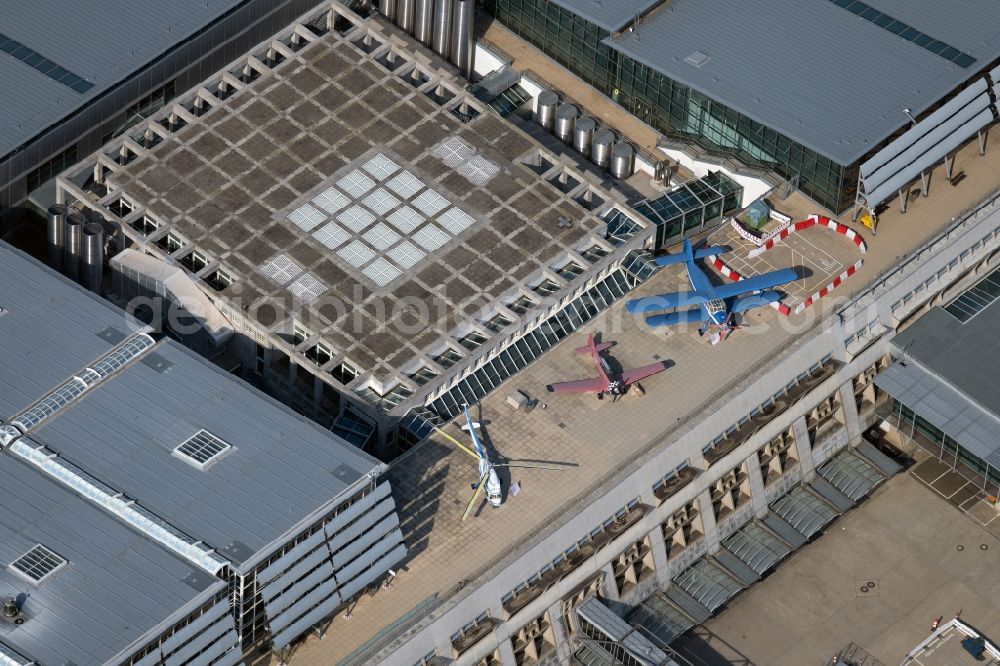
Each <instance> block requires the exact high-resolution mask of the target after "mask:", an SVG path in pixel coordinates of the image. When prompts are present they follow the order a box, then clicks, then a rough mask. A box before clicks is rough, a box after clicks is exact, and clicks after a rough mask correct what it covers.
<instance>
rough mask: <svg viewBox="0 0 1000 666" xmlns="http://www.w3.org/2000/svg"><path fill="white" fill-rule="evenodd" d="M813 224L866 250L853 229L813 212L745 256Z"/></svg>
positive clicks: (755, 254)
mask: <svg viewBox="0 0 1000 666" xmlns="http://www.w3.org/2000/svg"><path fill="white" fill-rule="evenodd" d="M815 224H818V225H820V226H824V227H826V228H827V229H829V230H830V231H834V232H836V233H838V234H841V235H842V236H847V237H848V238H849V239H851V240H852V241H854V244H855V245H857V246H858V249H859V250H861V254H864V253H865V252H867V251H868V245H866V244H865V239H864V238H862V237H861V234H859V233H858V232H856V231H855V230H854V229H850V228H848V227H846V226H844V225H843V224H840V223H839V222H837V221H836V220H831V219H830V218H828V217H826V216H825V215H816V214H813V215H810V216H809V217H807V218H806V219H804V220H802V221H801V222H796V223H795V224H793V225H790V226H788V227H786V228H784V229H782V230H781V233H779V234H778V235H776V236H775V237H774V238H770V239H768V240H767V242H765V243H764V244H763V245H761V246H760V247H756V248H754V249H752V250H750V253H749V254H748V255H747V258H748V259H753V258H754V257H756V256H759V255H760V254H762V253H763V252H766V251H767V250H770V249H771V248H772V247H774V246H775V245H776V244H777V243H780V242H781V241H783V240H784V239H785V238H787V237H788V235H789V234H793V233H798V232H800V231H802V230H803V229H808V228H809V227H811V226H813V225H815Z"/></svg>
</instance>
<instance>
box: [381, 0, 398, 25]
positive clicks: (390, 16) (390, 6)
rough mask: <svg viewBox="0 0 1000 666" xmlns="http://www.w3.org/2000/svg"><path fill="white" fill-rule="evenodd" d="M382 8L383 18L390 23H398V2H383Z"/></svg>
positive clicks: (385, 0)
mask: <svg viewBox="0 0 1000 666" xmlns="http://www.w3.org/2000/svg"><path fill="white" fill-rule="evenodd" d="M379 6H380V7H381V8H382V16H384V17H385V18H386V19H387V20H388V21H389V22H390V23H395V22H396V0H382V2H381V4H380V5H379Z"/></svg>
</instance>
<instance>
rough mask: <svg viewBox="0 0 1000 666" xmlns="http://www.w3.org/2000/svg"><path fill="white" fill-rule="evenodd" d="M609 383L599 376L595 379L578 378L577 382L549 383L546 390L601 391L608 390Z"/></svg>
mask: <svg viewBox="0 0 1000 666" xmlns="http://www.w3.org/2000/svg"><path fill="white" fill-rule="evenodd" d="M607 388H608V385H607V384H606V383H605V382H604V380H602V379H601V378H599V377H594V378H593V379H578V380H576V381H575V382H559V383H558V384H549V385H548V386H546V387H545V390H546V391H548V392H549V393H600V392H601V391H605V390H607Z"/></svg>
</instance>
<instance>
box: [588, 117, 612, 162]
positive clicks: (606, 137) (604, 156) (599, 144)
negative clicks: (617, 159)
mask: <svg viewBox="0 0 1000 666" xmlns="http://www.w3.org/2000/svg"><path fill="white" fill-rule="evenodd" d="M613 145H615V133H614V132H612V131H611V130H609V129H607V128H606V127H602V128H601V129H599V130H597V131H596V132H594V145H593V147H592V148H591V149H590V155H591V157H590V158H591V160H592V161H593V162H594V164H596V165H597V166H599V167H601V168H602V169H607V168H608V167H609V166H611V147H612V146H613Z"/></svg>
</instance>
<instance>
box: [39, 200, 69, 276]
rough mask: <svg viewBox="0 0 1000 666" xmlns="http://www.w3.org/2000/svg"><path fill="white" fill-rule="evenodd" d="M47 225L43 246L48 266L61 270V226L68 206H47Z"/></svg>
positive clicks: (67, 213) (67, 211)
mask: <svg viewBox="0 0 1000 666" xmlns="http://www.w3.org/2000/svg"><path fill="white" fill-rule="evenodd" d="M48 213H49V218H48V224H47V225H46V227H45V244H46V247H47V249H48V261H49V266H51V267H52V268H54V269H56V270H57V271H58V270H62V257H63V225H64V224H65V218H66V216H67V215H69V213H70V208H69V206H67V205H65V204H52V205H51V206H49V211H48Z"/></svg>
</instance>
